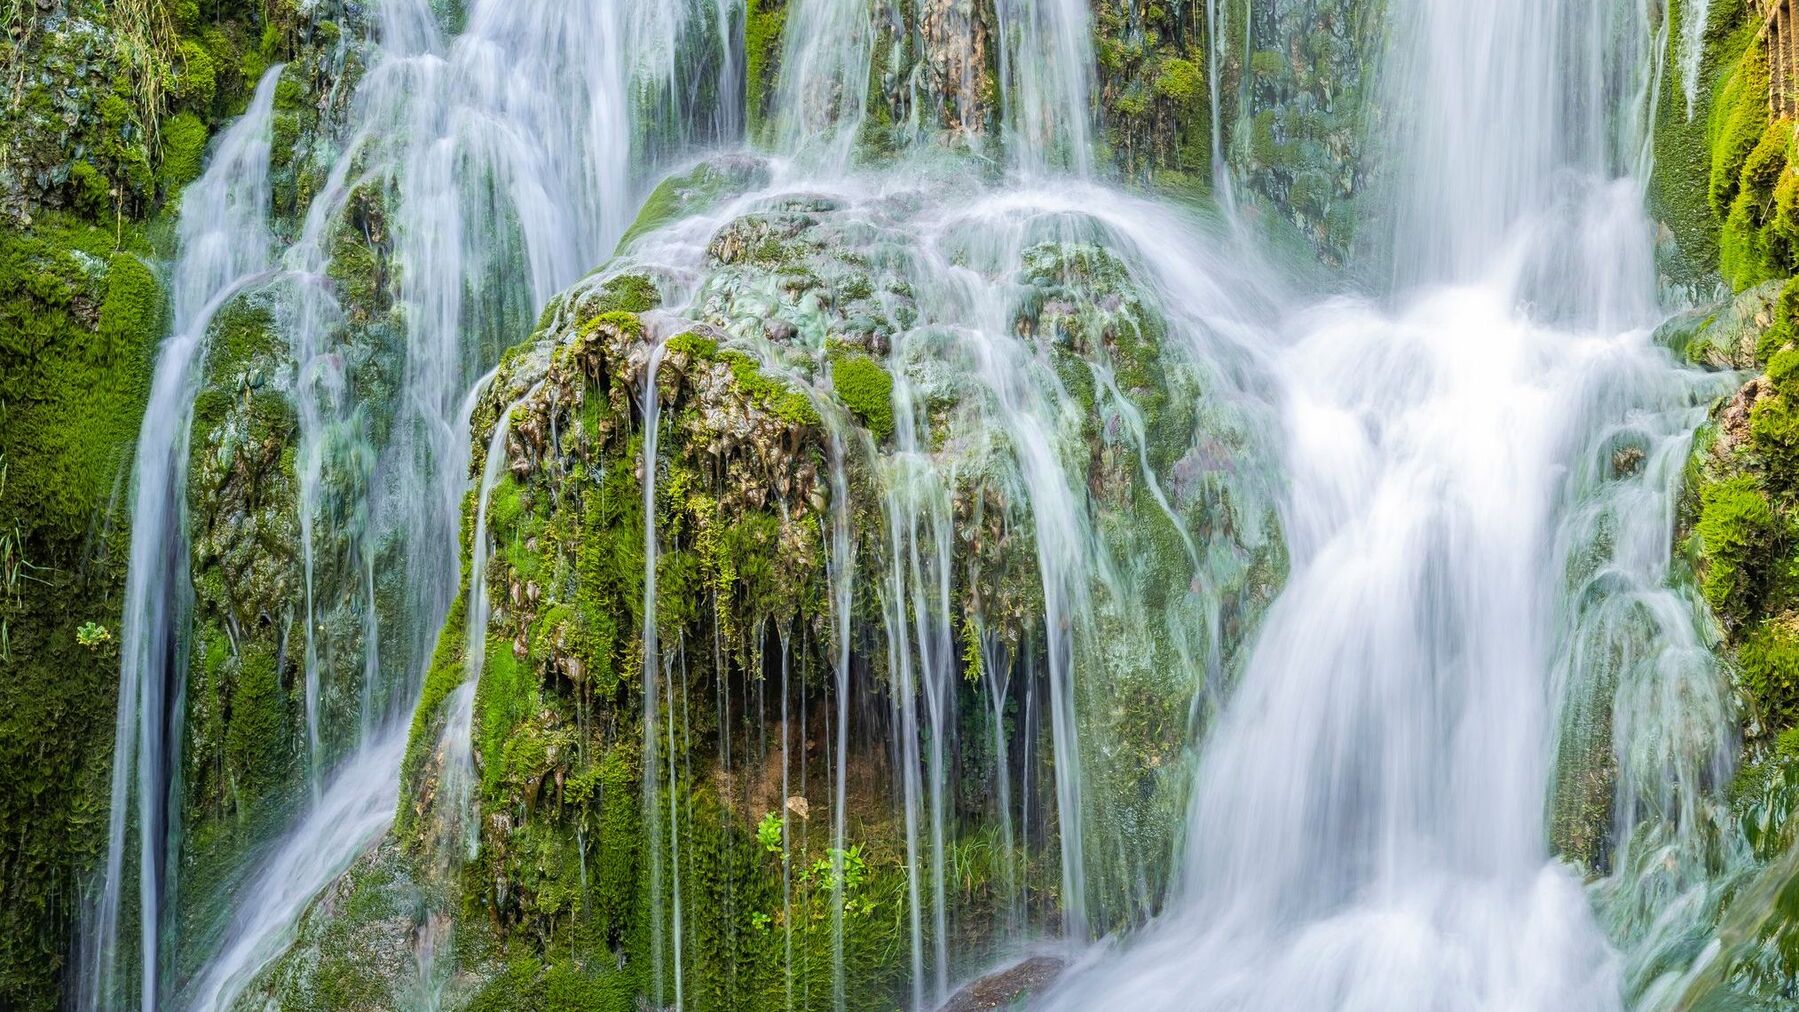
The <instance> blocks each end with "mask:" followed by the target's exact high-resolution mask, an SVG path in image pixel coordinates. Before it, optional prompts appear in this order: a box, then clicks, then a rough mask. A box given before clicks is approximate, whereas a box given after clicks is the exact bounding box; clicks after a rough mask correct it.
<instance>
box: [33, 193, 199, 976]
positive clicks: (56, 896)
mask: <svg viewBox="0 0 1799 1012" xmlns="http://www.w3.org/2000/svg"><path fill="white" fill-rule="evenodd" d="M116 228H120V226H119V224H118V223H115V222H108V224H107V227H104V228H94V227H90V226H87V225H85V224H82V223H80V222H78V221H75V220H73V219H70V218H66V217H63V216H60V215H56V214H51V213H43V214H40V215H38V216H37V218H36V220H35V222H34V224H33V226H32V228H31V229H30V230H22V229H7V230H0V471H3V474H4V477H3V478H0V531H4V532H5V534H4V535H0V543H3V544H4V545H5V547H4V548H0V560H3V561H4V566H3V567H0V570H4V571H5V572H6V573H8V574H12V575H11V577H10V578H8V577H5V576H0V590H4V591H5V592H4V593H0V625H3V626H4V627H5V639H4V642H3V643H0V670H4V672H5V676H4V677H0V769H5V770H6V771H7V774H6V776H5V777H4V778H0V853H4V854H5V855H6V869H7V871H6V874H5V875H4V876H0V879H3V880H4V885H3V886H0V1006H7V1007H19V1008H31V1009H35V1008H50V1007H52V1006H53V1005H54V1004H55V994H56V991H55V986H56V985H55V981H56V979H57V976H58V974H59V973H61V972H62V965H63V960H64V959H65V957H66V954H67V950H68V938H69V937H70V934H69V933H70V930H71V926H70V917H71V916H72V915H73V912H74V900H75V898H76V897H77V896H79V895H80V876H81V875H83V874H85V872H86V870H87V869H88V868H90V867H91V866H92V862H93V860H95V857H96V855H97V852H98V849H99V847H100V846H101V844H102V842H103V840H104V828H105V818H106V811H105V809H106V804H107V796H108V795H107V780H106V775H107V748H106V746H107V743H108V742H110V740H111V728H112V715H113V712H114V711H113V700H114V698H115V694H116V692H117V686H118V675H119V669H118V663H119V661H118V651H117V646H116V644H101V645H99V646H98V647H97V648H92V649H90V648H88V647H84V646H82V645H81V644H80V642H79V641H78V639H77V635H78V631H79V629H80V627H81V626H82V624H83V623H86V622H94V623H97V624H99V625H103V626H107V627H110V628H114V629H116V628H118V627H119V613H120V598H121V594H122V586H123V576H124V566H123V562H122V559H123V558H124V556H125V554H126V552H125V547H126V546H125V541H124V538H123V530H124V528H123V525H124V523H125V521H126V519H127V514H126V510H125V504H124V503H123V501H122V500H123V498H124V497H122V496H115V494H114V493H115V490H116V489H118V488H120V487H121V486H122V482H123V481H124V480H125V477H126V475H127V474H128V473H129V472H128V469H129V466H130V460H131V449H132V446H133V444H134V442H135V440H136V437H137V428H138V423H139V420H140V419H141V418H142V416H143V410H144V399H145V396H146V394H147V388H148V377H149V374H150V358H151V351H152V349H153V347H154V345H155V342H156V341H157V339H158V338H159V337H160V335H161V329H162V306H163V300H162V297H161V292H160V289H159V286H158V284H157V281H156V277H155V274H154V273H153V272H152V271H151V270H150V269H149V268H148V267H147V266H146V265H145V264H144V263H143V261H141V260H140V259H139V258H138V257H137V256H136V255H135V250H138V249H141V239H139V238H138V236H137V234H136V230H135V229H134V228H132V227H131V226H130V225H129V223H126V224H125V225H124V227H123V228H122V229H121V230H120V232H115V229H116ZM121 233H122V239H123V243H121V241H120V240H121ZM121 245H123V247H124V248H121ZM21 574H28V575H26V578H25V579H23V580H22V581H18V582H16V583H15V582H14V581H15V580H18V577H19V575H21Z"/></svg>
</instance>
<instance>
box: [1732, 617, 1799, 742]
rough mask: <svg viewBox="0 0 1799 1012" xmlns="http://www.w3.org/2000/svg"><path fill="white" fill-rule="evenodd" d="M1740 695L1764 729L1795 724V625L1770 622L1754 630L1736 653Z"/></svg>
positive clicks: (1798, 690) (1798, 642)
mask: <svg viewBox="0 0 1799 1012" xmlns="http://www.w3.org/2000/svg"><path fill="white" fill-rule="evenodd" d="M1737 665H1738V669H1739V672H1740V675H1739V677H1740V680H1741V684H1742V687H1743V691H1744V693H1745V694H1746V695H1747V697H1748V699H1749V701H1750V704H1751V705H1752V706H1753V707H1754V709H1755V711H1756V716H1757V717H1758V718H1759V719H1760V720H1761V723H1762V726H1763V727H1764V728H1791V727H1793V726H1794V724H1795V723H1796V722H1799V624H1796V623H1795V620H1794V619H1793V618H1791V617H1781V618H1772V619H1768V620H1767V621H1764V622H1763V623H1761V624H1760V625H1759V626H1757V627H1756V629H1755V631H1754V632H1753V633H1751V634H1750V636H1749V638H1748V639H1746V640H1744V641H1743V645H1742V647H1741V648H1740V649H1739V650H1738V651H1737Z"/></svg>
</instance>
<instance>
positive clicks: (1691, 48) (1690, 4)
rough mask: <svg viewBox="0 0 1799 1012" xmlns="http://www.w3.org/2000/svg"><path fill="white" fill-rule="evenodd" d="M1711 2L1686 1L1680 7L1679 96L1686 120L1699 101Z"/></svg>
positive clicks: (1707, 0)
mask: <svg viewBox="0 0 1799 1012" xmlns="http://www.w3.org/2000/svg"><path fill="white" fill-rule="evenodd" d="M1711 6H1712V5H1711V0H1686V2H1685V3H1683V4H1681V7H1680V94H1681V97H1683V98H1685V99H1686V102H1687V119H1689V120H1690V119H1692V118H1693V103H1694V102H1697V101H1698V100H1699V66H1700V64H1701V63H1702V62H1703V61H1704V59H1705V28H1706V21H1707V20H1708V18H1709V15H1710V14H1711Z"/></svg>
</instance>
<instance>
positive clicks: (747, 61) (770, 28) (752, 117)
mask: <svg viewBox="0 0 1799 1012" xmlns="http://www.w3.org/2000/svg"><path fill="white" fill-rule="evenodd" d="M786 26H787V0H749V5H748V10H747V11H746V12H745V18H744V26H743V52H744V95H743V99H744V103H743V104H744V108H745V110H746V111H747V113H748V119H749V134H750V136H751V137H756V136H759V135H761V134H762V132H763V130H764V126H763V124H764V123H765V122H766V120H767V117H768V114H769V111H770V110H769V106H770V104H771V103H772V101H773V98H774V85H775V77H776V75H777V74H778V73H779V71H780V65H781V46H782V37H783V36H782V32H783V29H785V28H786Z"/></svg>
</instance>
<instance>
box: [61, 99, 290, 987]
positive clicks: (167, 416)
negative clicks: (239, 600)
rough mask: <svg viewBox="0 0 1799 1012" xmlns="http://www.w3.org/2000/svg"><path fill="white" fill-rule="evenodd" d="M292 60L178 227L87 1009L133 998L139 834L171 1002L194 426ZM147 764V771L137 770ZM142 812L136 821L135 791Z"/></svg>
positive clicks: (148, 428)
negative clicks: (166, 945) (130, 881)
mask: <svg viewBox="0 0 1799 1012" xmlns="http://www.w3.org/2000/svg"><path fill="white" fill-rule="evenodd" d="M280 77H281V68H280V67H275V68H273V69H271V70H270V71H269V72H268V73H266V74H265V75H263V79H262V82H261V83H260V84H259V85H258V86H257V88H256V94H255V97H254V98H252V99H251V102H250V108H249V110H248V111H246V112H245V114H244V115H243V117H242V118H241V119H239V120H238V121H237V122H236V123H235V124H233V125H232V127H231V129H230V130H228V131H226V133H225V135H224V136H223V137H221V138H220V139H219V143H218V146H217V148H216V149H215V150H214V152H213V154H212V159H211V161H210V162H209V163H208V165H207V169H206V173H205V175H203V176H201V178H200V180H199V181H198V182H196V183H195V184H194V185H193V186H192V187H190V188H189V189H188V191H187V194H186V200H185V206H187V207H188V208H189V209H190V210H189V212H188V213H186V214H183V215H182V217H181V224H180V228H179V233H178V237H177V238H178V242H179V244H180V250H181V255H180V259H179V260H177V261H176V264H175V269H174V274H173V277H172V278H171V282H170V291H171V292H172V293H173V299H172V301H173V325H172V328H171V336H170V338H169V339H168V341H167V342H166V343H165V344H164V346H163V349H162V352H161V353H160V355H159V356H158V358H157V363H156V373H155V377H154V379H153V380H152V381H151V390H150V400H149V406H148V408H147V409H146V411H145V414H144V422H143V427H142V432H141V434H140V435H139V437H138V452H137V459H136V461H135V464H134V467H133V469H132V481H133V491H132V513H133V519H132V527H131V531H132V537H131V565H130V575H129V579H128V582H127V585H126V592H125V621H124V626H123V629H122V631H121V638H120V655H121V665H120V671H119V713H118V719H117V727H116V730H115V733H114V737H113V769H112V801H111V814H110V816H109V819H108V825H107V849H106V866H105V868H104V870H103V871H102V877H101V881H100V883H99V889H100V894H99V897H98V899H97V903H96V905H95V908H94V909H93V910H92V911H91V912H90V914H89V920H88V924H87V930H88V932H89V935H88V937H87V938H86V939H85V940H84V942H83V945H84V958H85V959H86V960H87V961H88V964H89V965H88V967H87V968H86V975H87V980H86V981H85V983H84V986H83V989H82V992H81V994H80V996H79V999H80V1002H81V1004H82V1006H83V1007H84V1008H100V1007H111V1006H113V1005H115V1004H121V1005H122V1004H125V1003H126V1001H127V999H126V997H125V996H126V993H127V991H128V990H129V986H128V984H127V983H126V981H125V979H124V978H125V976H126V974H127V973H128V972H129V971H128V968H127V967H126V966H125V965H122V964H121V957H123V956H124V954H125V948H124V942H123V940H122V939H121V937H120V923H121V920H122V918H123V917H124V916H125V914H126V904H127V901H128V897H127V895H126V893H125V889H126V880H127V876H128V875H130V874H131V868H130V866H129V865H128V861H130V860H131V858H130V857H129V856H128V854H127V846H128V839H129V837H130V836H131V835H132V834H133V833H135V836H136V842H137V853H136V855H135V865H136V877H137V895H136V916H137V923H138V928H139V933H140V940H139V943H138V950H137V951H138V953H139V960H140V966H139V967H138V981H139V986H138V994H139V1002H140V1004H141V1007H142V1008H144V1009H145V1010H146V1012H148V1010H150V1009H155V1008H159V1007H161V1005H162V1003H163V1001H164V998H165V996H166V994H167V993H168V988H167V986H166V982H165V981H163V980H162V977H161V972H160V971H161V969H162V965H161V958H160V954H161V952H162V936H163V930H164V928H165V926H166V919H167V913H166V912H167V911H168V909H169V907H170V905H171V904H170V897H171V896H172V895H173V893H174V890H175V881H174V867H175V866H174V855H175V853H176V851H177V850H178V849H179V846H180V844H179V839H180V832H181V829H180V811H181V782H180V754H181V752H180V750H181V746H182V712H183V709H184V707H185V702H184V696H183V687H184V685H185V682H186V651H187V641H186V637H185V635H184V631H185V629H186V625H187V611H188V601H189V600H190V599H191V590H190V589H189V584H188V567H187V537H186V532H187V522H186V518H187V513H186V509H185V506H186V501H187V498H186V497H187V465H188V435H189V430H190V428H191V426H192V421H193V406H194V397H195V394H196V393H197V388H198V386H199V383H200V371H201V369H202V367H203V365H204V363H205V358H206V350H207V332H208V328H209V326H210V324H211V322H212V318H213V315H214V314H215V313H217V312H218V311H219V309H220V308H221V307H222V306H223V305H224V304H225V302H226V301H227V300H229V299H230V298H231V297H232V296H233V295H234V294H236V293H237V292H239V291H241V290H243V289H244V288H246V287H248V286H250V285H252V284H254V283H256V281H257V280H259V278H260V276H261V275H262V274H263V273H264V272H266V271H267V270H268V268H269V265H270V249H269V247H270V242H271V240H270V237H269V234H268V230H267V228H266V227H265V225H264V217H265V214H266V208H267V207H268V203H269V143H270V141H269V139H270V136H271V130H270V127H271V122H272V119H273V113H274V107H275V85H276V82H277V81H279V79H280ZM134 775H135V780H134ZM134 800H135V803H136V815H137V818H136V821H135V823H133V822H132V821H131V811H132V808H131V806H132V803H133V801H134Z"/></svg>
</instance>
